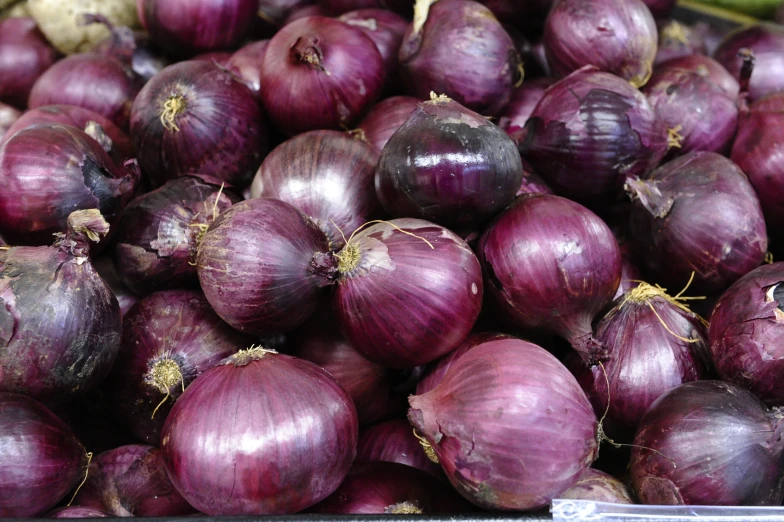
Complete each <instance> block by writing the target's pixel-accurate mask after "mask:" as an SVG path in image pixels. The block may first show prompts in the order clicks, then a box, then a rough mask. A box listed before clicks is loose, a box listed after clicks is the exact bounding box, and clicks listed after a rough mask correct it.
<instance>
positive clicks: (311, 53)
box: [291, 36, 329, 74]
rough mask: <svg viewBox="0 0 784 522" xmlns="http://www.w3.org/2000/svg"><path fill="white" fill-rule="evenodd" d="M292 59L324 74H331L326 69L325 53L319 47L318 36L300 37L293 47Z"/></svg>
mask: <svg viewBox="0 0 784 522" xmlns="http://www.w3.org/2000/svg"><path fill="white" fill-rule="evenodd" d="M291 57H292V59H293V60H294V61H295V62H298V63H303V64H307V65H310V66H311V67H313V68H315V69H318V70H320V71H322V72H325V73H327V74H329V71H327V70H326V69H325V68H324V64H323V62H324V53H323V52H322V51H321V47H320V46H319V39H318V37H316V36H300V37H299V38H297V41H296V42H294V45H293V46H292V47H291Z"/></svg>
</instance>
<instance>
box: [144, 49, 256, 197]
mask: <svg viewBox="0 0 784 522" xmlns="http://www.w3.org/2000/svg"><path fill="white" fill-rule="evenodd" d="M131 138H132V139H133V142H134V144H135V145H136V149H137V150H138V151H139V164H140V165H141V167H142V172H143V173H144V175H145V176H146V177H147V178H148V179H150V180H151V181H152V182H153V184H154V185H155V186H159V185H161V184H163V183H164V182H165V181H166V180H169V179H174V178H176V177H179V176H184V175H186V174H205V175H208V176H213V177H215V178H218V179H221V180H224V181H226V182H228V183H231V184H233V185H236V186H237V187H243V186H245V185H247V184H248V183H249V182H250V180H251V178H252V177H253V173H254V172H256V169H257V168H258V166H259V165H260V164H261V160H262V159H263V158H264V155H265V154H266V153H267V131H266V128H265V121H264V116H263V114H262V112H261V108H260V107H259V103H258V100H257V99H256V97H255V96H254V94H253V91H251V90H250V89H249V88H248V87H247V86H246V85H244V84H243V83H242V82H241V81H240V80H239V79H238V78H237V77H236V76H234V75H233V74H232V73H231V72H229V71H228V70H226V69H222V68H220V67H218V66H217V65H215V64H213V63H209V62H200V61H188V62H180V63H177V64H174V65H170V66H169V67H167V68H166V69H164V70H163V71H161V72H160V73H159V74H157V75H156V76H155V77H154V78H153V79H152V80H150V81H149V82H147V85H145V86H144V88H143V89H142V90H141V92H139V96H138V97H137V98H136V102H135V103H134V105H133V109H132V111H131Z"/></svg>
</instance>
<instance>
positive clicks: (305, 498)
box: [161, 348, 358, 515]
mask: <svg viewBox="0 0 784 522" xmlns="http://www.w3.org/2000/svg"><path fill="white" fill-rule="evenodd" d="M357 431H358V428H357V414H356V411H355V410H354V405H353V403H352V401H351V397H350V396H349V395H348V393H346V392H345V391H344V390H343V389H342V388H341V387H340V386H338V384H337V383H336V382H335V380H334V379H333V378H332V377H330V375H329V374H328V373H327V372H325V371H324V370H322V369H321V368H318V367H317V366H316V365H314V364H312V363H309V362H307V361H303V360H301V359H297V358H295V357H289V356H287V355H280V354H278V353H276V352H270V351H267V350H263V349H261V348H253V349H249V350H243V351H240V352H239V353H237V354H235V355H233V356H231V357H229V358H228V359H226V360H224V361H223V363H221V364H220V365H218V366H215V367H213V368H211V369H210V370H207V371H206V372H205V373H204V374H202V375H201V376H200V377H199V378H198V379H197V380H196V381H194V382H193V383H192V384H191V385H190V386H189V387H188V389H187V390H186V391H185V393H184V394H183V395H182V397H180V399H179V400H178V401H177V403H176V404H175V406H174V408H173V409H172V411H171V413H170V414H169V417H168V418H167V419H166V424H165V425H164V427H163V436H162V438H161V450H162V451H163V456H164V459H165V462H166V470H167V472H168V473H169V476H170V477H171V479H172V482H173V483H174V485H175V487H176V488H177V490H178V491H179V492H180V493H182V495H183V497H185V499H186V500H187V501H188V502H190V504H191V505H193V507H195V508H196V509H198V510H199V511H201V512H203V513H206V514H208V515H272V514H285V513H296V512H298V511H301V510H303V509H305V508H308V507H310V506H312V505H313V504H315V503H317V502H319V501H321V500H323V499H324V498H326V497H327V496H329V495H330V494H331V493H332V492H333V491H335V489H337V488H338V486H339V485H340V483H341V482H342V481H343V479H344V478H345V477H346V475H347V474H348V471H349V468H350V466H351V463H352V461H353V460H354V456H355V455H356V443H357Z"/></svg>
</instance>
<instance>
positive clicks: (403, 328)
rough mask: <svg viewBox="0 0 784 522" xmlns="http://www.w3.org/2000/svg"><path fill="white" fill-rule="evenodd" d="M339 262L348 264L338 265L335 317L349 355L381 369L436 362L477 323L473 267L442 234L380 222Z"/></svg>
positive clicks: (412, 222)
mask: <svg viewBox="0 0 784 522" xmlns="http://www.w3.org/2000/svg"><path fill="white" fill-rule="evenodd" d="M401 230H402V231H401ZM406 232H408V234H407V233H406ZM410 234H414V235H415V236H418V237H412V236H411V235H410ZM423 239H424V240H426V241H427V242H428V243H426V242H425V241H423ZM337 256H338V257H340V256H347V257H346V258H345V259H347V261H346V262H341V263H340V264H339V271H340V276H339V279H338V286H337V289H336V291H335V293H334V295H333V299H332V305H333V310H334V311H335V313H336V315H337V316H338V319H339V322H340V325H341V328H342V330H343V332H344V333H345V334H346V336H347V337H348V339H349V340H350V341H351V344H352V345H353V346H354V348H356V349H357V350H358V351H359V352H360V353H362V354H363V355H364V356H365V357H367V358H368V359H370V360H371V361H374V362H376V363H378V364H381V365H382V366H385V367H388V368H413V367H415V366H419V365H421V364H424V363H427V362H430V361H433V360H435V359H437V358H438V357H440V356H442V355H444V354H446V353H448V352H449V351H451V350H452V349H454V348H455V347H457V345H458V344H460V342H462V341H463V339H465V337H466V336H468V333H469V332H470V331H471V328H472V327H473V325H474V323H475V322H476V319H477V317H478V316H479V309H480V308H481V302H482V293H483V285H482V273H481V268H480V266H479V262H478V260H477V259H476V256H475V255H474V253H473V252H472V251H471V249H470V247H469V246H468V245H467V244H466V242H465V241H463V240H462V239H460V237H459V236H457V235H456V234H454V233H453V232H450V231H449V230H447V229H446V228H443V227H440V226H438V225H435V224H433V223H430V222H428V221H423V220H419V219H410V218H403V219H394V220H392V221H389V222H382V223H378V224H375V225H373V226H370V227H368V228H366V229H363V230H362V231H360V232H358V233H356V234H355V235H354V238H353V240H352V242H351V243H349V244H348V245H347V246H346V247H344V249H343V250H342V251H341V252H340V253H338V254H337Z"/></svg>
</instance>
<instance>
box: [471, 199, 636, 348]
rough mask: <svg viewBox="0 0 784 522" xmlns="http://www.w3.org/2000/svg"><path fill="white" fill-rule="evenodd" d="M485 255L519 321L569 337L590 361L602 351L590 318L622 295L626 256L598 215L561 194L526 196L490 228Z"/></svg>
mask: <svg viewBox="0 0 784 522" xmlns="http://www.w3.org/2000/svg"><path fill="white" fill-rule="evenodd" d="M479 259H480V261H481V262H482V268H483V270H484V274H485V282H486V284H487V287H488V289H489V290H488V292H489V294H490V296H491V298H492V299H493V301H494V302H495V303H496V304H497V305H498V306H499V307H501V309H502V310H503V311H504V313H505V314H507V315H508V316H509V317H510V318H511V319H513V320H514V322H515V324H516V325H517V326H519V327H522V328H532V329H538V330H542V331H545V332H548V333H552V334H555V335H559V336H561V337H563V338H565V339H566V340H568V341H569V342H570V343H571V344H572V346H573V347H574V349H576V350H577V351H578V352H580V355H581V356H582V358H583V359H584V360H585V361H587V362H593V361H595V359H597V358H601V357H603V351H604V349H603V347H602V346H601V345H600V344H599V343H597V342H596V340H595V339H594V338H593V336H592V329H591V322H592V321H593V319H594V317H595V316H596V315H597V314H598V313H599V312H600V311H601V310H602V309H604V307H606V306H607V305H608V304H610V301H611V300H612V298H613V296H614V295H615V291H616V289H617V288H618V284H619V282H620V279H621V254H620V251H619V249H618V244H617V243H616V241H615V238H614V237H613V234H612V232H611V231H610V229H609V228H608V227H607V225H605V224H604V222H603V221H602V220H601V219H599V217H597V216H596V215H595V214H593V213H592V212H591V211H589V210H588V209H586V208H585V207H583V206H581V205H579V204H577V203H575V202H573V201H570V200H567V199H564V198H561V197H558V196H551V195H538V194H535V195H529V196H521V197H519V198H517V200H516V201H515V202H514V203H513V204H512V205H510V206H509V207H508V208H507V209H506V210H505V211H504V212H503V213H502V214H501V215H500V216H499V217H498V218H497V219H496V220H495V222H493V223H492V224H491V225H490V226H489V228H488V229H487V230H486V231H485V233H484V235H483V236H482V239H481V240H480V243H479Z"/></svg>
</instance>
